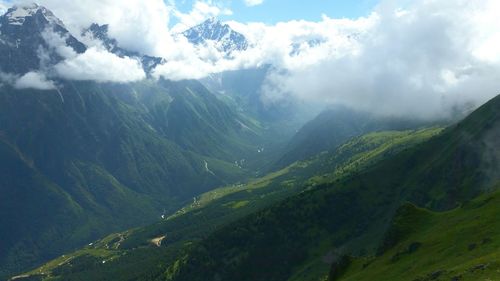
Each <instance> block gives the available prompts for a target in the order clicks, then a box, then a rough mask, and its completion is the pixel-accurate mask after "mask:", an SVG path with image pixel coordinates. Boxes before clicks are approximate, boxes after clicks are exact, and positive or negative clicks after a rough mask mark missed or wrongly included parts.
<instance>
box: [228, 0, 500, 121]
mask: <svg viewBox="0 0 500 281" xmlns="http://www.w3.org/2000/svg"><path fill="white" fill-rule="evenodd" d="M387 3H392V5H390V4H386V3H385V2H384V3H382V4H381V5H380V6H379V7H378V8H377V9H376V10H375V12H374V13H373V14H372V15H371V16H369V17H367V18H360V19H357V20H345V19H344V20H336V19H330V18H328V17H323V20H322V21H320V22H316V23H313V22H306V21H291V22H286V23H278V24H276V25H273V26H267V25H264V24H260V23H251V24H239V23H232V24H233V27H234V28H235V29H237V30H240V31H241V32H242V33H244V34H245V35H246V36H247V37H248V38H249V40H250V41H251V42H252V43H253V44H254V47H253V48H251V49H250V50H249V51H248V52H246V53H247V54H251V55H250V56H248V57H249V58H250V59H252V60H253V63H254V64H257V63H260V64H263V63H270V64H272V65H273V66H275V69H276V70H275V71H274V72H271V73H270V74H269V76H268V79H267V84H266V85H264V87H263V90H264V91H263V92H264V96H263V99H264V100H266V101H275V102H281V101H282V99H284V98H298V99H302V100H304V101H312V102H320V103H323V104H324V103H335V104H344V105H347V106H351V107H356V108H358V109H363V110H368V111H372V112H378V113H381V114H390V115H413V116H419V117H422V118H435V117H443V116H445V115H446V114H449V113H450V112H451V111H452V110H453V108H454V107H457V106H462V105H464V104H468V103H473V104H476V105H479V104H481V103H482V102H484V101H485V100H487V99H489V98H491V97H493V96H495V95H496V94H498V93H499V90H500V81H499V80H498V79H497V78H495V77H498V75H500V60H499V59H500V55H499V53H498V52H497V50H498V46H499V45H498V42H499V40H498V39H499V33H500V30H499V29H498V27H497V25H495V21H497V19H496V17H495V15H494V12H492V11H496V10H495V9H496V8H498V5H499V4H498V2H496V1H492V0H491V1H481V2H476V1H453V3H452V2H449V1H444V0H429V1H422V2H420V1H419V2H414V3H413V4H412V5H410V6H406V7H404V8H401V7H399V6H398V5H394V3H397V2H395V1H390V2H387ZM240 58H241V57H240Z"/></svg>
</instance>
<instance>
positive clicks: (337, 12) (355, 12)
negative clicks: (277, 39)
mask: <svg viewBox="0 0 500 281" xmlns="http://www.w3.org/2000/svg"><path fill="white" fill-rule="evenodd" d="M194 2H195V1H192V0H191V1H178V3H177V8H178V9H179V10H180V11H182V12H183V13H188V12H189V11H190V10H191V9H192V6H193V4H194ZM213 3H214V4H216V5H218V6H220V7H223V8H226V9H229V10H231V11H232V14H230V15H222V16H221V17H220V18H221V19H222V20H234V21H239V22H263V23H266V24H275V23H277V22H282V21H290V20H298V19H301V20H306V21H318V20H321V17H322V15H327V16H329V17H333V18H358V17H361V16H365V15H368V14H369V13H370V12H371V10H372V9H373V8H374V7H375V6H376V4H377V3H378V1H377V0H356V1H353V0H308V1H304V0H286V1H284V0H247V1H244V0H232V1H231V0H230V1H213ZM173 22H175V19H174V20H173Z"/></svg>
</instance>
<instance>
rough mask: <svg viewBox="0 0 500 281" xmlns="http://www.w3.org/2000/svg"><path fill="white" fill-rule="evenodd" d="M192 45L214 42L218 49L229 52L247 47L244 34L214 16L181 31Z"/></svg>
mask: <svg viewBox="0 0 500 281" xmlns="http://www.w3.org/2000/svg"><path fill="white" fill-rule="evenodd" d="M182 34H183V35H184V36H185V37H186V38H187V39H188V41H189V42H190V43H192V44H194V45H203V44H207V43H208V42H209V41H212V42H214V43H215V46H216V47H217V49H219V51H221V52H224V53H226V54H231V53H232V52H234V51H244V50H246V49H247V48H248V41H247V39H246V38H245V36H244V35H243V34H241V33H238V32H236V31H234V30H233V29H231V27H230V26H229V25H228V24H224V23H222V22H221V21H220V20H218V19H216V18H210V19H208V20H206V21H204V22H203V23H201V24H199V25H197V26H194V27H192V28H190V29H188V30H186V31H184V32H183V33H182Z"/></svg>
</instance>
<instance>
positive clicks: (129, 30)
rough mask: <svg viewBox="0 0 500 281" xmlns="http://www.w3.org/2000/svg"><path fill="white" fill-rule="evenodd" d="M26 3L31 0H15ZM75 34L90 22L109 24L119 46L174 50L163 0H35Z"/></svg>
mask: <svg viewBox="0 0 500 281" xmlns="http://www.w3.org/2000/svg"><path fill="white" fill-rule="evenodd" d="M16 2H21V3H29V2H32V0H17V1H16ZM37 2H38V3H39V4H40V5H43V6H45V7H47V8H48V9H50V10H52V11H53V12H54V14H55V15H56V16H57V17H59V18H60V19H61V20H62V21H63V22H64V23H65V25H66V27H67V28H68V29H69V30H70V31H71V32H72V34H73V35H74V36H77V37H78V36H79V34H80V32H81V31H82V29H84V28H87V27H89V26H90V24H92V23H99V24H109V26H110V28H109V33H110V35H111V36H112V37H114V38H116V39H117V40H118V41H119V42H120V45H121V46H122V47H125V48H127V49H130V50H134V51H140V52H143V53H146V54H150V55H165V54H168V53H169V52H174V51H175V50H173V49H174V46H173V45H172V41H171V36H170V33H169V29H168V22H169V16H170V12H171V9H172V7H171V6H170V5H168V4H166V3H165V2H164V1H163V0H148V1H143V0H85V1H81V0H80V1H66V0H39V1H37Z"/></svg>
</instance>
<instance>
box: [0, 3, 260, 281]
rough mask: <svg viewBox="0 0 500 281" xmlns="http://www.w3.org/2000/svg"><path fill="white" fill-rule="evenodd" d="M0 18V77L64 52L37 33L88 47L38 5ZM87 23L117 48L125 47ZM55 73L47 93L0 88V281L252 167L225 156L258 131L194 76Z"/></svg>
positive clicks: (251, 149)
mask: <svg viewBox="0 0 500 281" xmlns="http://www.w3.org/2000/svg"><path fill="white" fill-rule="evenodd" d="M0 22H1V27H0V30H1V35H0V39H1V40H0V53H1V54H2V56H1V57H0V69H1V70H2V71H3V72H6V73H8V74H12V75H17V76H19V75H23V74H25V73H26V72H29V71H43V70H44V69H45V66H47V65H51V64H55V63H57V62H59V61H61V60H62V59H64V58H63V57H62V56H61V55H60V53H59V52H60V50H57V49H55V48H54V46H53V45H51V42H52V41H51V40H53V39H54V38H51V37H47V34H46V31H47V30H49V31H50V33H53V32H55V33H56V34H57V35H59V36H60V37H61V38H64V40H65V43H66V45H67V46H66V47H70V48H71V49H72V50H74V51H75V52H77V53H83V52H85V51H86V49H87V47H86V46H85V45H84V44H83V43H81V42H79V41H78V40H77V39H76V38H75V37H74V36H72V35H71V34H70V33H69V32H68V31H67V30H66V29H65V28H64V25H63V23H62V22H61V21H60V20H59V19H57V18H56V17H55V16H54V15H53V14H52V12H50V11H49V10H47V9H45V8H44V7H41V6H38V5H28V6H19V7H14V8H11V9H9V10H8V12H7V13H6V14H5V15H4V16H2V17H1V18H0ZM93 29H94V31H93V32H95V34H96V35H98V36H100V37H99V39H100V40H103V41H104V42H105V44H106V46H107V47H108V48H109V49H111V50H113V51H114V52H115V53H117V54H119V55H121V56H122V55H127V56H128V55H131V54H132V53H130V52H127V51H126V50H123V49H120V48H119V46H117V45H116V44H115V43H116V42H115V41H112V39H109V38H108V37H106V36H107V30H106V28H102V27H98V26H94V28H93ZM99 30H100V31H101V33H98V31H99ZM105 35H106V36H105ZM106 42H107V43H106ZM132 55H135V53H134V54H132ZM137 56H138V57H141V56H140V54H137ZM142 58H146V57H145V56H142ZM153 60H154V58H153ZM143 62H144V60H143ZM53 79H54V80H55V83H54V84H55V85H57V89H54V90H46V91H40V90H35V89H25V90H20V89H16V88H14V87H13V86H11V85H10V84H8V83H5V84H2V85H0V175H1V179H0V193H1V194H2V196H0V224H1V225H2V229H1V230H0V279H3V277H5V276H6V275H9V274H11V273H13V272H18V271H20V270H24V269H26V268H29V267H31V266H34V265H36V264H38V263H40V262H41V261H44V260H47V259H49V258H53V257H55V256H56V255H58V254H60V253H62V252H63V251H67V250H68V249H71V248H74V247H76V246H81V245H83V244H85V243H88V241H91V240H93V239H95V238H97V237H99V236H101V235H103V234H106V233H109V232H112V231H117V230H120V229H125V228H129V227H134V226H138V225H142V224H146V223H148V222H152V221H153V220H155V219H157V218H158V217H159V216H160V214H162V212H165V213H167V212H171V211H173V210H175V209H176V208H178V207H179V206H180V205H181V204H183V203H184V202H185V201H186V200H190V199H191V198H192V197H193V196H196V195H198V194H200V193H202V192H205V191H208V190H210V189H211V188H213V187H216V186H220V185H225V184H227V183H229V182H235V181H238V180H241V179H242V178H245V177H247V176H248V175H249V173H250V171H248V170H246V169H245V168H242V167H241V165H236V164H234V162H235V161H237V160H240V159H243V158H246V159H254V158H256V157H258V156H259V155H258V154H257V149H258V145H257V144H255V143H258V142H259V140H260V138H261V128H260V127H259V126H258V125H255V124H254V123H253V122H250V121H249V119H248V118H247V117H245V116H244V115H242V114H241V113H238V112H236V111H234V110H233V109H232V108H231V107H230V106H228V105H227V104H226V103H224V102H222V101H220V100H219V99H218V98H217V97H216V96H214V95H213V94H212V93H210V92H209V91H208V90H207V89H206V88H204V87H203V86H202V85H201V84H200V83H199V82H197V81H180V82H170V81H163V80H160V81H152V80H145V81H141V82H136V83H128V84H113V83H96V82H93V81H80V82H75V81H67V80H60V79H57V78H53Z"/></svg>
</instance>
